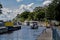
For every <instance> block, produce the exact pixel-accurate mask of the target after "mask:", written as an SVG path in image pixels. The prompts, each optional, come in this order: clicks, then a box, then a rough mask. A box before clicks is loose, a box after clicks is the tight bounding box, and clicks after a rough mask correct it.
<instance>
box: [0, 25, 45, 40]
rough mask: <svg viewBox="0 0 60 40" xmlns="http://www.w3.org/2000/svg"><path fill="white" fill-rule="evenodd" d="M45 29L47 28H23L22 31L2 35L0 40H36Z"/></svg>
mask: <svg viewBox="0 0 60 40" xmlns="http://www.w3.org/2000/svg"><path fill="white" fill-rule="evenodd" d="M44 29H45V27H39V28H38V29H30V26H22V28H21V29H20V30H16V31H13V32H11V33H6V34H0V40H36V39H37V37H38V36H39V35H40V34H41V33H42V31H43V30H44Z"/></svg>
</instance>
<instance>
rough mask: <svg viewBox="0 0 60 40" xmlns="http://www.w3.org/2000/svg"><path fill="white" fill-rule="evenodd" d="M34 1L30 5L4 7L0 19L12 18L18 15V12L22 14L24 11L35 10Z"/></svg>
mask: <svg viewBox="0 0 60 40" xmlns="http://www.w3.org/2000/svg"><path fill="white" fill-rule="evenodd" d="M33 5H34V3H30V4H28V5H24V4H22V5H21V6H20V7H19V8H18V9H13V10H11V9H9V8H2V12H3V14H1V15H0V20H12V19H13V18H15V17H16V16H17V14H21V13H22V12H24V11H30V12H32V11H33Z"/></svg>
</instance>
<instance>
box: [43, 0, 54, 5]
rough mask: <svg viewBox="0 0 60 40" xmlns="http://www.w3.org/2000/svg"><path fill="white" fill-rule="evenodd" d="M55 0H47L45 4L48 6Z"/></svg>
mask: <svg viewBox="0 0 60 40" xmlns="http://www.w3.org/2000/svg"><path fill="white" fill-rule="evenodd" d="M52 1H53V0H46V1H44V2H43V6H48V5H49V4H50V3H51V2H52Z"/></svg>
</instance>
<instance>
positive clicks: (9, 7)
mask: <svg viewBox="0 0 60 40" xmlns="http://www.w3.org/2000/svg"><path fill="white" fill-rule="evenodd" d="M51 1H52V0H0V3H1V4H2V5H3V8H2V14H1V15H0V20H12V19H13V18H15V17H16V16H17V14H21V13H22V12H24V11H30V12H33V9H34V8H35V7H38V6H44V5H49V3H51Z"/></svg>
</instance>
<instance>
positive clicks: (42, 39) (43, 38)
mask: <svg viewBox="0 0 60 40" xmlns="http://www.w3.org/2000/svg"><path fill="white" fill-rule="evenodd" d="M37 40H53V37H52V30H51V28H47V29H46V30H44V31H43V32H42V33H41V35H40V36H38V38H37Z"/></svg>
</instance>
